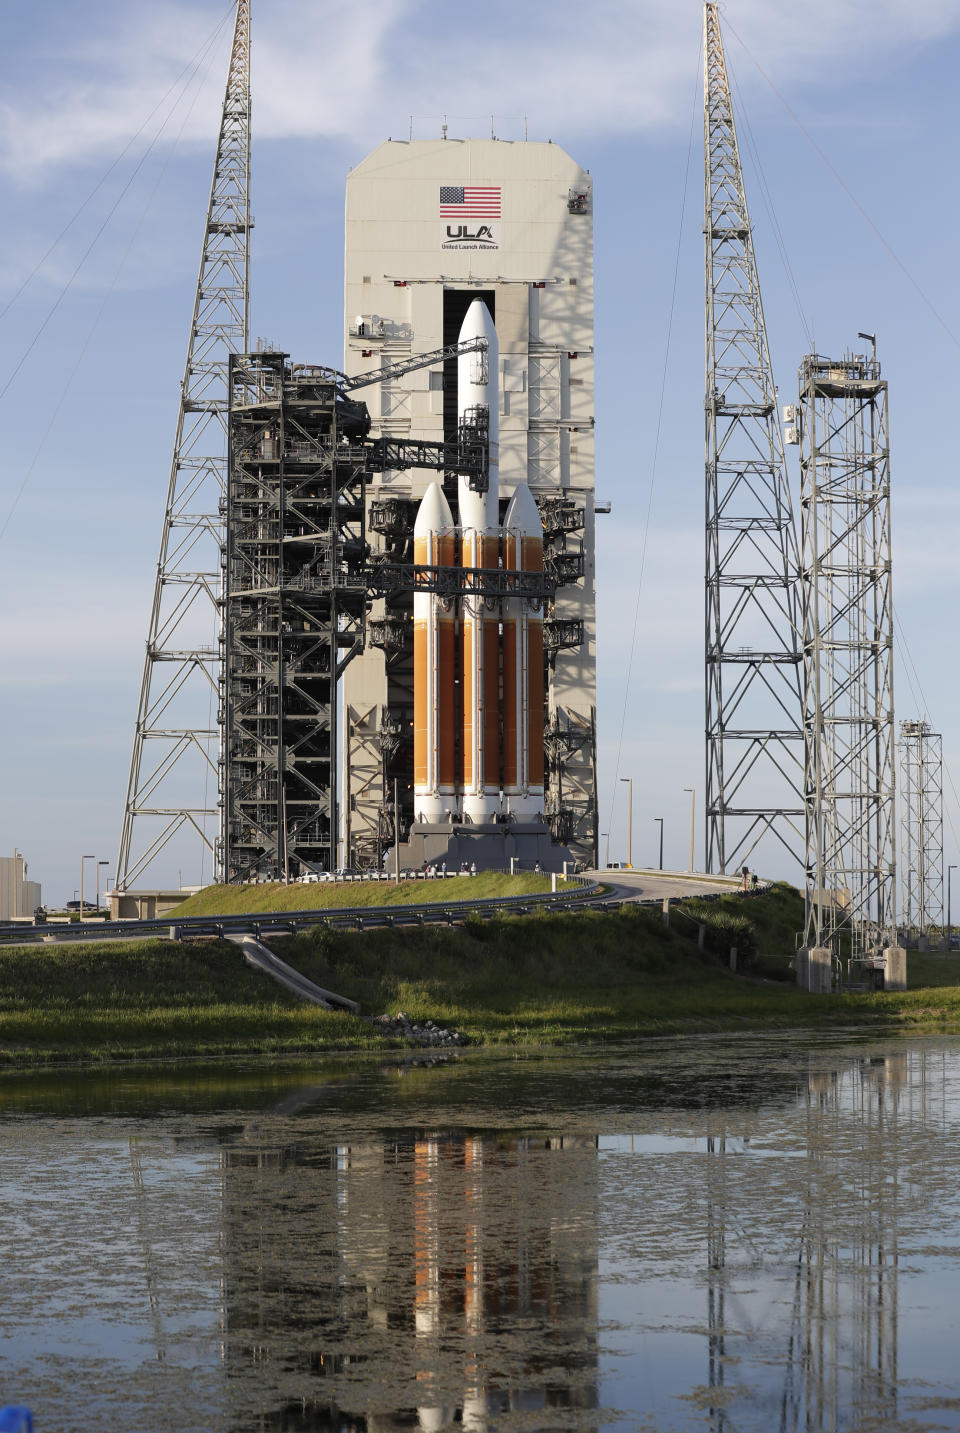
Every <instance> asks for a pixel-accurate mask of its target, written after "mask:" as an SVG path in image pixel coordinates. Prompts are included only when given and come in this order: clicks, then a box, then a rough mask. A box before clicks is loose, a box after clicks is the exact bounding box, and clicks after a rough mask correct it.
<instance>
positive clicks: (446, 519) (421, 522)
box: [413, 483, 454, 537]
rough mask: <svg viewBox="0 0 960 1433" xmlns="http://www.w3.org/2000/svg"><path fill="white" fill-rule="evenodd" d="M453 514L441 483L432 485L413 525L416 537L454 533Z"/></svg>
mask: <svg viewBox="0 0 960 1433" xmlns="http://www.w3.org/2000/svg"><path fill="white" fill-rule="evenodd" d="M453 527H454V522H453V513H452V512H451V511H450V504H449V503H448V502H447V500H446V498H445V497H444V494H443V489H442V488H441V486H440V484H439V483H431V484H430V486H429V487H428V488H427V491H426V492H425V493H424V495H423V498H422V499H421V501H420V506H419V507H418V508H417V518H416V522H415V523H414V525H413V535H414V537H423V536H424V534H425V533H428V532H452V531H453Z"/></svg>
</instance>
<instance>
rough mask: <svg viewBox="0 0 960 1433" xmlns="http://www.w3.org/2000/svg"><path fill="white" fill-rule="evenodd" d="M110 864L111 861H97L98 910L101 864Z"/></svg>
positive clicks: (98, 903)
mask: <svg viewBox="0 0 960 1433" xmlns="http://www.w3.org/2000/svg"><path fill="white" fill-rule="evenodd" d="M109 864H110V862H109V861H98V862H97V910H99V909H100V867H101V866H109Z"/></svg>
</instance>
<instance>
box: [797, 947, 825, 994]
mask: <svg viewBox="0 0 960 1433" xmlns="http://www.w3.org/2000/svg"><path fill="white" fill-rule="evenodd" d="M796 967H797V984H798V985H799V987H800V989H801V990H809V991H810V993H811V995H829V994H830V992H831V990H832V989H833V963H832V961H831V959H830V947H829V946H826V945H812V946H810V947H809V949H807V948H806V947H804V948H802V949H800V950H798V951H797V957H796Z"/></svg>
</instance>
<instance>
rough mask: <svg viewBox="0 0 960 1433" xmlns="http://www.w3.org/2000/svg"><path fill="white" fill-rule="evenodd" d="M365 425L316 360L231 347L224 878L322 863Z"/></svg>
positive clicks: (361, 575) (330, 822) (354, 572)
mask: <svg viewBox="0 0 960 1433" xmlns="http://www.w3.org/2000/svg"><path fill="white" fill-rule="evenodd" d="M369 426H370V420H369V416H368V414H367V410H366V407H365V406H364V405H363V404H362V403H356V402H354V401H352V400H350V399H348V398H345V397H344V395H343V394H342V392H341V391H340V390H339V389H338V386H337V384H336V383H335V382H334V381H333V379H332V378H331V377H330V376H329V375H328V374H326V373H325V372H324V371H323V370H319V369H314V368H311V367H308V366H306V365H299V366H291V365H290V363H289V362H288V358H287V355H286V354H284V353H256V354H242V355H239V354H234V355H232V356H231V358H230V421H229V436H230V448H229V478H228V487H227V532H226V537H227V546H226V581H225V585H224V614H225V615H224V662H223V689H222V708H221V721H222V723H223V728H224V731H223V752H224V771H223V859H224V874H225V877H226V879H227V880H228V881H245V880H256V879H258V878H259V879H272V880H279V879H284V880H286V879H289V878H290V877H296V876H300V875H305V874H307V873H309V872H311V871H321V870H323V871H330V870H333V869H335V867H336V866H337V865H338V864H339V862H338V859H337V855H338V835H339V823H338V813H337V807H338V782H337V779H336V773H337V748H338V737H337V727H338V702H337V682H338V681H339V678H340V676H341V675H342V673H343V671H344V669H345V668H346V666H347V664H348V662H350V660H351V659H352V658H353V657H355V656H356V655H357V654H358V653H359V652H360V651H361V650H362V649H363V641H364V632H365V620H366V610H367V573H366V556H367V545H366V536H365V531H364V494H365V480H366V462H367V454H366V450H365V448H364V446H363V442H362V440H363V439H364V438H365V437H366V433H367V430H368V428H369Z"/></svg>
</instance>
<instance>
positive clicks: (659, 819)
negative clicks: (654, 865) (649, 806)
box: [653, 816, 663, 871]
mask: <svg viewBox="0 0 960 1433" xmlns="http://www.w3.org/2000/svg"><path fill="white" fill-rule="evenodd" d="M653 819H654V821H659V822H660V869H661V871H662V870H663V817H662V816H654V818H653Z"/></svg>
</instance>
